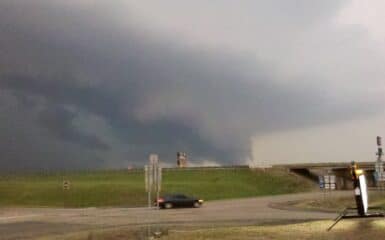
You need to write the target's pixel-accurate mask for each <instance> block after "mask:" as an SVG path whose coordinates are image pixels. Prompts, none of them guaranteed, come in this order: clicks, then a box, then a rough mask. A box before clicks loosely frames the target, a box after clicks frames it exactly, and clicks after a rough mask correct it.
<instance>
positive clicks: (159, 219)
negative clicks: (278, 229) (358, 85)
mask: <svg viewBox="0 0 385 240" xmlns="http://www.w3.org/2000/svg"><path fill="white" fill-rule="evenodd" d="M351 194H352V193H351V192H350V191H349V192H333V193H332V194H331V196H332V197H338V196H347V195H351ZM318 197H322V193H304V194H292V195H279V196H269V197H259V198H248V199H239V200H221V201H212V202H208V203H206V204H205V205H204V206H203V207H202V208H199V209H193V208H188V209H171V210H155V209H146V208H86V209H57V208H6V209H0V234H1V235H0V239H1V240H3V239H34V238H35V237H37V236H42V235H47V234H62V233H68V232H73V231H80V230H88V229H95V228H102V227H103V228H109V227H116V226H130V225H132V226H141V225H146V224H155V223H161V224H202V223H205V224H218V223H222V224H226V223H231V224H235V223H236V224H245V223H258V222H272V221H290V220H293V221H294V220H296V221H300V220H312V219H332V218H334V217H335V214H332V213H323V212H309V211H298V210H282V209H277V208H273V207H271V206H272V205H274V204H277V203H282V202H288V201H296V200H305V199H314V198H318Z"/></svg>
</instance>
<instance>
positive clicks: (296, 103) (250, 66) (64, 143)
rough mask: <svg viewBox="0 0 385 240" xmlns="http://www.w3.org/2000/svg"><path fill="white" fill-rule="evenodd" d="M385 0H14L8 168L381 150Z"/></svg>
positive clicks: (6, 108) (6, 30) (3, 100)
mask: <svg viewBox="0 0 385 240" xmlns="http://www.w3.org/2000/svg"><path fill="white" fill-rule="evenodd" d="M383 12H385V3H383V1H380V0H376V1H375V0H371V1H359V0H357V1H354V0H352V1H348V0H341V1H339V0H323V1H308V0H292V1H278V0H266V1H255V0H245V1H230V0H221V1H218V0H212V1H203V0H196V1H181V0H165V1H144V0H135V1H134V0H124V1H123V0H115V1H112V2H111V1H98V0H67V1H61V0H60V1H59V0H33V1H31V0H0V110H1V114H0V143H1V144H0V167H1V169H3V170H28V169H64V168H65V169H74V168H120V167H127V166H128V165H135V166H142V165H144V164H145V162H146V161H147V157H148V154H150V153H158V154H159V156H160V159H161V161H163V162H164V163H168V164H174V163H175V162H176V161H175V155H176V152H177V151H184V152H187V154H188V155H189V157H190V161H191V163H192V164H194V165H198V164H205V165H215V164H245V163H248V164H249V163H250V164H256V165H260V164H266V165H271V164H275V163H287V162H321V161H323V162H331V161H352V160H355V161H371V160H374V159H375V155H374V152H375V150H376V149H375V148H376V146H375V137H376V136H377V135H381V134H385V113H384V112H383V103H384V100H385V96H384V93H385V84H384V83H385V82H384V80H385V28H383V23H384V21H385V18H384V16H383Z"/></svg>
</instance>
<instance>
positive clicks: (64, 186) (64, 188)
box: [63, 180, 71, 190]
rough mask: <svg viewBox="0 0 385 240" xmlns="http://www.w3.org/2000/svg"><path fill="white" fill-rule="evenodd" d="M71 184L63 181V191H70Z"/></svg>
mask: <svg viewBox="0 0 385 240" xmlns="http://www.w3.org/2000/svg"><path fill="white" fill-rule="evenodd" d="M70 187H71V182H70V181H68V180H64V181H63V190H70Z"/></svg>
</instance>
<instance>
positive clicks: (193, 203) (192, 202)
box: [155, 194, 203, 209]
mask: <svg viewBox="0 0 385 240" xmlns="http://www.w3.org/2000/svg"><path fill="white" fill-rule="evenodd" d="M156 203H159V207H160V208H167V209H169V208H174V207H195V208H198V207H200V206H202V204H203V200H202V199H198V198H194V197H188V196H186V195H184V194H172V195H166V196H163V197H160V198H158V200H157V202H155V204H156Z"/></svg>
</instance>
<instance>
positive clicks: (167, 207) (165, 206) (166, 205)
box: [164, 203, 173, 209]
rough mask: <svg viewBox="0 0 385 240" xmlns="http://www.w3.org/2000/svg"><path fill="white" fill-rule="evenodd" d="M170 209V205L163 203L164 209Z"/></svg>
mask: <svg viewBox="0 0 385 240" xmlns="http://www.w3.org/2000/svg"><path fill="white" fill-rule="evenodd" d="M172 207H173V205H172V203H165V204H164V208H166V209H170V208H172Z"/></svg>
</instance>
